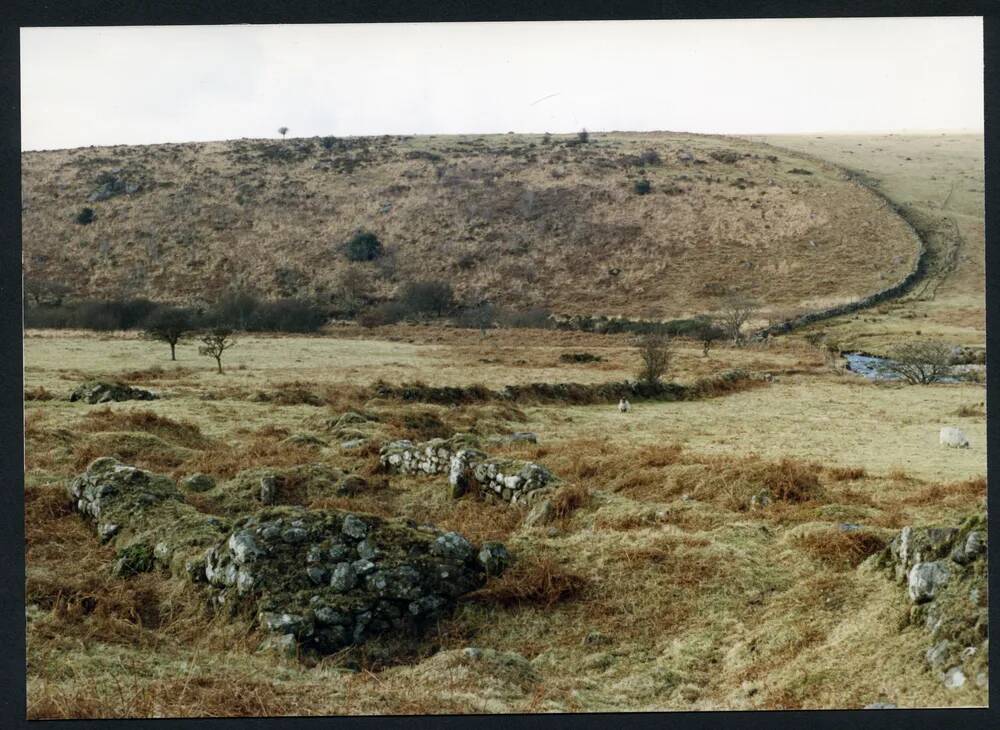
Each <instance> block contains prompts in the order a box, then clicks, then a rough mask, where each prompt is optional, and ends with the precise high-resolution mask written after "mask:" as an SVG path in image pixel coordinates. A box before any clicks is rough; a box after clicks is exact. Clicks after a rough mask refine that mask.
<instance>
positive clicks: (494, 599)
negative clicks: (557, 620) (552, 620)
mask: <svg viewBox="0 0 1000 730" xmlns="http://www.w3.org/2000/svg"><path fill="white" fill-rule="evenodd" d="M587 583H588V582H587V580H586V578H584V577H583V576H582V575H580V574H579V573H576V572H574V571H572V570H568V569H567V568H566V567H565V566H563V565H561V564H560V563H558V562H557V561H556V560H555V559H553V558H548V557H544V558H535V557H532V556H524V557H523V558H521V559H520V560H518V561H517V562H515V563H514V565H513V566H511V567H510V568H508V569H507V570H506V571H505V572H504V574H503V575H501V576H500V577H499V578H497V579H495V580H492V581H490V582H489V583H488V584H487V585H486V587H485V588H480V589H479V590H478V591H475V592H474V593H470V594H468V595H467V596H465V597H464V598H463V600H467V601H477V602H481V603H486V604H490V605H496V606H508V607H519V606H525V605H535V606H541V607H542V608H551V607H552V606H554V605H555V604H557V603H562V602H564V601H568V600H571V599H573V598H575V597H577V596H579V595H580V594H581V593H582V592H583V591H584V589H585V588H586V586H587Z"/></svg>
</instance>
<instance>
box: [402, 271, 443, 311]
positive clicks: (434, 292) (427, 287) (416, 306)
mask: <svg viewBox="0 0 1000 730" xmlns="http://www.w3.org/2000/svg"><path fill="white" fill-rule="evenodd" d="M454 301H455V297H454V293H453V292H452V289H451V284H449V283H448V282H446V281H441V280H439V279H432V280H429V281H414V282H411V283H409V284H407V285H406V286H404V287H403V293H402V296H400V298H399V302H400V304H401V305H402V306H403V307H404V309H405V311H407V312H410V313H413V314H417V315H421V314H423V315H427V314H432V315H435V316H438V317H441V316H443V315H444V314H445V313H446V312H447V311H448V310H449V309H451V307H452V306H453V305H454Z"/></svg>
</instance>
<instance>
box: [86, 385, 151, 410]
mask: <svg viewBox="0 0 1000 730" xmlns="http://www.w3.org/2000/svg"><path fill="white" fill-rule="evenodd" d="M158 397H159V396H157V395H156V394H155V393H151V392H150V391H148V390H143V389H142V388H133V387H132V386H129V385H125V384H124V383H112V382H107V381H103V380H91V381H88V382H86V383H83V384H81V385H79V386H77V388H76V389H74V390H73V392H72V393H70V396H69V399H70V401H71V402H74V403H75V402H76V401H83V402H85V403H89V404H90V405H96V404H98V403H111V402H112V401H116V402H120V401H126V400H156V399H157V398H158Z"/></svg>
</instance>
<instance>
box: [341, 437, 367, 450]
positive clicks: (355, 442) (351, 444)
mask: <svg viewBox="0 0 1000 730" xmlns="http://www.w3.org/2000/svg"><path fill="white" fill-rule="evenodd" d="M366 443H368V439H366V438H356V439H348V440H347V441H341V442H340V448H342V449H345V450H347V451H350V450H351V449H360V448H361V447H362V446H364V445H365V444H366Z"/></svg>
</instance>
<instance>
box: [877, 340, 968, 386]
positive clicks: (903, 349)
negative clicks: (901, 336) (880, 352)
mask: <svg viewBox="0 0 1000 730" xmlns="http://www.w3.org/2000/svg"><path fill="white" fill-rule="evenodd" d="M951 356H952V355H951V347H950V346H949V345H947V344H945V343H944V342H938V341H934V340H926V341H915V342H904V343H902V344H900V345H896V346H895V347H894V348H892V349H891V350H890V351H889V357H888V358H887V359H886V360H884V361H883V362H881V363H880V364H879V365H878V366H877V368H878V369H879V370H880V371H881V372H883V373H887V374H891V375H897V376H899V377H901V378H903V379H905V380H906V382H908V383H911V384H913V385H927V384H928V383H936V382H938V381H939V380H941V379H942V378H946V377H947V376H948V375H950V374H951V372H952V369H951Z"/></svg>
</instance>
